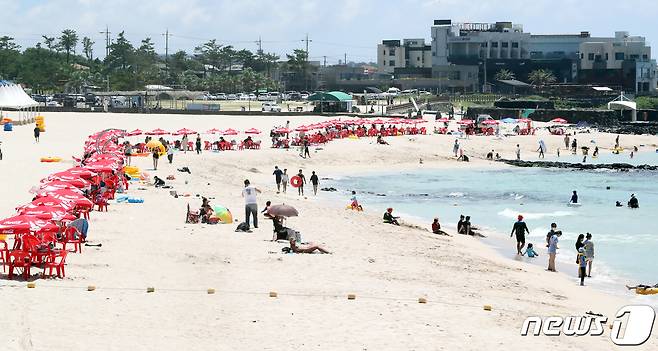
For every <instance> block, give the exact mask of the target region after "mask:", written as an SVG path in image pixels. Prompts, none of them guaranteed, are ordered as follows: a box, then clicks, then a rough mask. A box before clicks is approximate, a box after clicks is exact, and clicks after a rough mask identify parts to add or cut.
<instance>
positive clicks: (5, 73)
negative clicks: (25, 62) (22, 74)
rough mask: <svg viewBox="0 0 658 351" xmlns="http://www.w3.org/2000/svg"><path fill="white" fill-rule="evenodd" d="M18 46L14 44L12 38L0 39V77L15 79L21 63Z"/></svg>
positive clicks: (3, 37) (4, 37)
mask: <svg viewBox="0 0 658 351" xmlns="http://www.w3.org/2000/svg"><path fill="white" fill-rule="evenodd" d="M20 48H21V47H20V45H18V44H16V43H14V38H12V37H8V36H6V35H5V36H2V37H0V77H1V78H4V79H15V78H16V77H17V75H18V72H19V68H18V66H19V64H20V61H21V53H20V51H19V50H20Z"/></svg>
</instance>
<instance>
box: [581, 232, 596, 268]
mask: <svg viewBox="0 0 658 351" xmlns="http://www.w3.org/2000/svg"><path fill="white" fill-rule="evenodd" d="M584 244H585V245H584V246H583V247H584V248H585V256H586V257H587V278H591V277H592V262H593V261H594V242H593V241H592V234H590V233H587V235H586V236H585V242H584Z"/></svg>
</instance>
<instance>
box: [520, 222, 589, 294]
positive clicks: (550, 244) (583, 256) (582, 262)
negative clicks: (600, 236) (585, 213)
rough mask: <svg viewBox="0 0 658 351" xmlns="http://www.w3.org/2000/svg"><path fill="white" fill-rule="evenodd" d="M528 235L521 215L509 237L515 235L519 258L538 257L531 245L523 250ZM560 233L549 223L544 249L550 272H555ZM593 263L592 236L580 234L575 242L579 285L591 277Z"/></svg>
mask: <svg viewBox="0 0 658 351" xmlns="http://www.w3.org/2000/svg"><path fill="white" fill-rule="evenodd" d="M528 234H530V230H528V226H527V224H526V223H525V222H524V221H523V215H519V216H518V218H517V221H516V222H515V223H514V226H513V227H512V233H511V234H510V237H513V236H514V235H516V254H517V255H519V256H526V255H527V256H528V257H529V258H535V257H538V256H539V254H538V253H537V252H536V251H535V248H534V245H533V244H532V243H529V244H528V247H527V249H526V250H525V251H523V249H524V248H525V245H526V235H528ZM561 237H562V231H561V230H558V229H557V224H556V223H551V229H550V230H549V231H548V233H547V234H546V248H547V250H546V251H547V253H548V268H547V270H548V271H550V272H557V269H556V268H555V258H556V255H557V250H558V249H559V246H558V244H559V242H560V238H561ZM593 261H594V242H593V241H592V234H590V233H587V234H580V235H579V236H578V239H577V240H576V264H577V265H578V277H579V278H580V285H585V278H586V277H587V278H591V277H592V262H593Z"/></svg>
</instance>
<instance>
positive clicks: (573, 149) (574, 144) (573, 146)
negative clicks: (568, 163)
mask: <svg viewBox="0 0 658 351" xmlns="http://www.w3.org/2000/svg"><path fill="white" fill-rule="evenodd" d="M577 150H578V140H576V138H573V141H572V142H571V152H572V153H573V154H574V155H575V154H576V152H577Z"/></svg>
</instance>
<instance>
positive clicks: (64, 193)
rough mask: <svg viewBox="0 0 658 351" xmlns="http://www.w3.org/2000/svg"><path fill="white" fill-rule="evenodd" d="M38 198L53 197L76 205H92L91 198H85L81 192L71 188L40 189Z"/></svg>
mask: <svg viewBox="0 0 658 351" xmlns="http://www.w3.org/2000/svg"><path fill="white" fill-rule="evenodd" d="M37 196H38V197H39V198H44V197H53V198H56V199H60V200H65V201H69V202H72V203H73V204H75V206H78V207H92V206H93V205H94V203H93V202H91V200H89V199H87V198H86V197H85V196H84V195H82V193H81V192H78V191H73V190H71V189H58V190H53V191H40V192H38V193H37Z"/></svg>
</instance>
